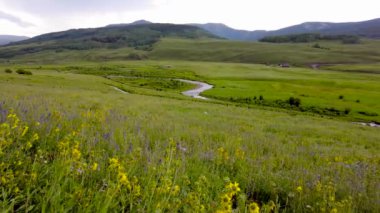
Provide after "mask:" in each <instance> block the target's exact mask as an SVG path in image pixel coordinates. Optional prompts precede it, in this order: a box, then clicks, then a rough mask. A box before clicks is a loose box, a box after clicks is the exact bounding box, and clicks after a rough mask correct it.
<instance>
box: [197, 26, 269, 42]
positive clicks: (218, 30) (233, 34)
mask: <svg viewBox="0 0 380 213" xmlns="http://www.w3.org/2000/svg"><path fill="white" fill-rule="evenodd" d="M190 25H193V26H197V27H200V28H202V29H204V30H207V31H209V32H211V33H213V34H215V35H217V36H220V37H222V38H227V39H231V40H242V41H248V40H259V39H260V38H262V37H264V36H265V33H266V31H265V30H256V31H248V30H236V29H233V28H231V27H228V26H227V25H225V24H220V23H207V24H190Z"/></svg>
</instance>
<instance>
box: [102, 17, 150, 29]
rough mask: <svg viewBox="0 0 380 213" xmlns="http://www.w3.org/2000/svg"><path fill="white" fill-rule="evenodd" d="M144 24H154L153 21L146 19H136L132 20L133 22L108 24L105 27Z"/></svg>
mask: <svg viewBox="0 0 380 213" xmlns="http://www.w3.org/2000/svg"><path fill="white" fill-rule="evenodd" d="M144 24H154V23H152V22H150V21H147V20H144V19H141V20H137V21H134V22H132V23H128V24H125V23H121V24H110V25H107V26H106V27H123V26H132V25H144Z"/></svg>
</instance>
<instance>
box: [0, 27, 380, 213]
mask: <svg viewBox="0 0 380 213" xmlns="http://www.w3.org/2000/svg"><path fill="white" fill-rule="evenodd" d="M317 43H318V46H317V45H315V44H316V42H303V43H289V42H285V43H267V42H247V41H231V40H227V39H223V38H220V37H219V36H216V35H213V34H211V33H210V32H207V31H204V30H202V29H201V28H197V27H194V26H187V25H174V24H153V23H146V22H141V23H140V22H139V23H137V24H136V23H135V24H125V25H124V24H121V25H110V26H107V27H104V28H96V29H80V30H70V31H64V32H58V33H52V34H45V35H42V36H39V37H35V38H32V39H30V40H25V41H21V42H19V43H15V44H12V45H6V46H2V47H0V171H1V173H0V188H1V189H2V194H1V195H0V209H1V210H2V211H5V212H18V211H25V212H39V211H59V212H71V211H74V212H255V213H258V212H268V213H269V212H378V211H379V210H380V205H379V203H378V200H379V198H380V194H379V190H378V185H379V183H380V182H379V162H380V156H379V150H380V144H379V141H380V134H379V131H380V128H379V127H378V126H377V125H378V124H379V123H380V84H379V82H380V75H379V74H380V64H379V61H380V41H379V40H376V39H370V38H366V37H363V38H360V42H359V43H357V44H344V43H342V42H341V41H325V40H323V41H318V42H317ZM311 65H318V66H315V67H312V66H311ZM370 123H372V124H373V125H369V124H370ZM363 124H368V125H363Z"/></svg>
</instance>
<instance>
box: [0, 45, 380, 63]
mask: <svg viewBox="0 0 380 213" xmlns="http://www.w3.org/2000/svg"><path fill="white" fill-rule="evenodd" d="M50 43H51V42H45V43H43V44H40V43H32V44H23V45H16V46H9V47H1V48H0V52H1V53H3V54H7V53H13V52H18V51H20V50H24V49H26V50H28V49H39V48H40V47H41V45H42V47H43V46H44V45H47V46H48V45H51V44H50ZM315 44H316V43H315V42H312V43H282V44H273V43H264V42H238V41H229V40H220V39H179V38H163V39H161V40H160V41H159V42H157V43H156V44H154V46H153V49H152V50H150V51H142V50H136V49H134V48H132V47H120V48H104V47H103V48H100V47H99V48H96V49H88V50H77V51H73V50H70V49H65V48H62V49H59V50H43V49H42V50H41V51H40V52H35V53H28V54H26V55H22V54H20V55H17V54H16V56H15V57H13V58H1V57H0V62H7V61H9V62H10V63H15V64H17V63H20V62H23V63H24V62H28V63H40V64H51V63H68V62H76V63H80V62H82V61H84V60H85V61H94V62H98V61H115V60H119V61H120V60H136V59H153V60H179V61H181V60H182V61H183V60H185V61H189V60H190V61H207V62H233V63H253V64H274V65H277V64H279V63H290V64H291V65H292V66H298V67H308V66H310V65H311V64H322V65H323V64H376V63H378V62H379V61H380V41H378V40H366V39H362V40H361V42H360V43H359V44H342V43H341V42H338V41H320V42H318V45H319V47H320V48H314V47H313V46H315Z"/></svg>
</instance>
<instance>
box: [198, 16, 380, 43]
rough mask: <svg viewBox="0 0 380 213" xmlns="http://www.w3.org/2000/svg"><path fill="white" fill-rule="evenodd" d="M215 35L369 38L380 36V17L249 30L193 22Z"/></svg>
mask: <svg viewBox="0 0 380 213" xmlns="http://www.w3.org/2000/svg"><path fill="white" fill-rule="evenodd" d="M192 25H194V26H198V27H200V28H202V29H204V30H207V31H209V32H211V33H213V34H215V35H218V36H220V37H223V38H227V39H231V40H243V41H250V40H252V41H255V40H259V39H261V38H264V37H267V36H280V35H290V34H301V33H320V34H323V35H355V36H361V37H367V38H380V18H378V19H373V20H369V21H362V22H347V23H330V22H305V23H302V24H299V25H294V26H290V27H286V28H282V29H279V30H273V31H265V30H256V31H247V30H236V29H233V28H230V27H228V26H226V25H224V24H215V23H208V24H192Z"/></svg>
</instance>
